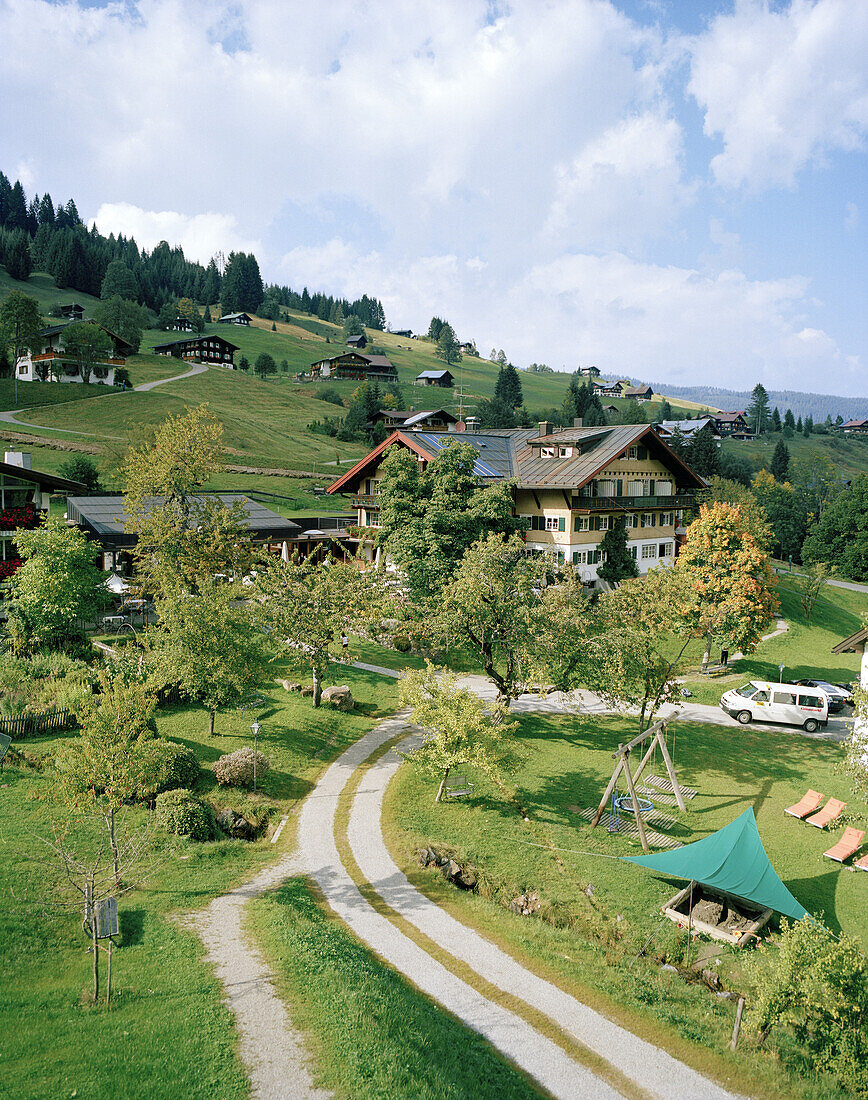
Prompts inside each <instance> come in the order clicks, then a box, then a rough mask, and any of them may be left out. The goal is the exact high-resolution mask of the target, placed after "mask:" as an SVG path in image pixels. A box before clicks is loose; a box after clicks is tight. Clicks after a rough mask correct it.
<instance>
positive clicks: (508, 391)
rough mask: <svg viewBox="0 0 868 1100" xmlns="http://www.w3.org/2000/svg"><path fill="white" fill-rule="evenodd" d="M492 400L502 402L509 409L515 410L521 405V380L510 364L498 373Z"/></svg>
mask: <svg viewBox="0 0 868 1100" xmlns="http://www.w3.org/2000/svg"><path fill="white" fill-rule="evenodd" d="M494 400H495V401H502V402H503V404H504V405H507V406H508V407H509V408H510V409H517V408H518V407H519V405H521V403H522V400H523V398H522V392H521V379H520V378H519V377H518V371H517V370H516V369H515V367H514V366H513V365H512V363H507V364H506V366H504V367H501V368H500V371H499V372H498V375H497V383H496V384H495V387H494Z"/></svg>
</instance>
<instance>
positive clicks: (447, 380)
mask: <svg viewBox="0 0 868 1100" xmlns="http://www.w3.org/2000/svg"><path fill="white" fill-rule="evenodd" d="M416 382H417V383H418V384H419V385H420V386H440V387H442V388H443V389H444V390H451V389H452V387H453V386H454V385H455V379H454V378H453V376H452V372H451V371H448V370H423V371H422V373H421V374H417V375H416Z"/></svg>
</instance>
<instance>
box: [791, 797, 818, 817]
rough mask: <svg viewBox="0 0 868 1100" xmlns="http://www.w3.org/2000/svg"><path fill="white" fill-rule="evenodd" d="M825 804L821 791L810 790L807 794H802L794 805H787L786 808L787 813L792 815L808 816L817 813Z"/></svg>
mask: <svg viewBox="0 0 868 1100" xmlns="http://www.w3.org/2000/svg"><path fill="white" fill-rule="evenodd" d="M822 805H823V796H822V795H821V794H820V792H819V791H808V793H807V794H805V795H802V797H801V798H800V799H799V801H798V802H797V803H796V804H795V805H794V806H787V808H786V809H785V810H784V813H785V814H790V816H791V817H798V818H802V817H807V816H808V814H812V813H815V812H816V811H817V810H819V808H820V807H821V806H822Z"/></svg>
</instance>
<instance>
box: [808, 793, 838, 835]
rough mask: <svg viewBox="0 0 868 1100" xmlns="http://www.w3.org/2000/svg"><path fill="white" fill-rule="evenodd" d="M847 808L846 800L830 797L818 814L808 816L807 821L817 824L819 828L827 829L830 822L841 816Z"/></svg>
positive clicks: (810, 823)
mask: <svg viewBox="0 0 868 1100" xmlns="http://www.w3.org/2000/svg"><path fill="white" fill-rule="evenodd" d="M846 808H847V803H846V802H841V801H840V800H839V799H837V798H830V799H829V801H828V802H827V803H826V805H825V806H824V807H823V808H822V810H820V812H819V813H818V814H814V815H813V817H809V818H807V822H808V824H809V825H816V826H817V828H818V829H825V828H826V826H827V825H828V824H829V822H830V821H835V820H836V819H837V818H839V817H840V816H841V814H842V813H843V812H844V810H845V809H846Z"/></svg>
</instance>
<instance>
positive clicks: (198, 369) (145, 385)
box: [0, 363, 208, 439]
mask: <svg viewBox="0 0 868 1100" xmlns="http://www.w3.org/2000/svg"><path fill="white" fill-rule="evenodd" d="M207 370H208V367H207V366H206V365H205V364H204V363H196V364H195V366H193V367H192V368H191V369H190V370H188V371H184V373H183V374H176V375H173V376H172V377H171V378H158V379H156V380H155V381H154V382H140V383H139V385H138V386H133V388H132V392H133V393H148V392H149V391H150V390H154V389H156V388H157V386H166V385H168V384H169V382H180V381H181V380H182V379H184V378H192V377H193V376H194V375H197V374H204V373H205V371H207ZM69 384H70V385H75V383H72V382H71V383H69ZM126 392H128V391H126V390H112V392H111V393H105V394H102V395H101V396H100V397H88V398H86V400H88V401H105V400H107V399H108V398H111V397H116V396H117V395H118V394H120V393H126ZM83 400H85V399H84V398H83ZM70 404H74V402H70ZM52 407H53V406H50V405H49V406H44V405H42V406H32V407H31V408H30V409H29V410H28V409H7V410H6V411H5V412H0V421H2V422H3V423H4V424H15V425H17V426H18V427H19V428H37V429H38V430H39V431H41V432H61V433H63V434H64V435H84V436H88V437H89V438H90V439H122V438H123V437H122V436H119V435H98V434H97V433H96V432H77V431H75V430H74V429H73V428H51V427H49V426H48V425H47V424H34V423H32V422H31V421H27V420H19V419H18V414H19V413H23V412H28V411H29V412H33V409H34V408H52Z"/></svg>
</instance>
